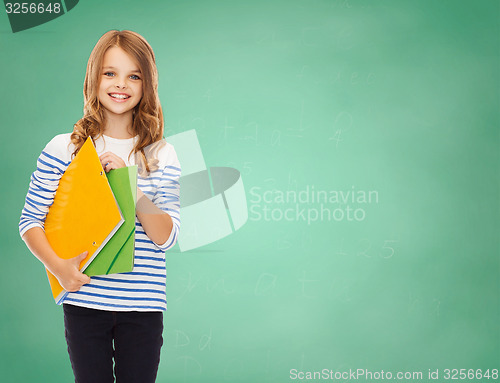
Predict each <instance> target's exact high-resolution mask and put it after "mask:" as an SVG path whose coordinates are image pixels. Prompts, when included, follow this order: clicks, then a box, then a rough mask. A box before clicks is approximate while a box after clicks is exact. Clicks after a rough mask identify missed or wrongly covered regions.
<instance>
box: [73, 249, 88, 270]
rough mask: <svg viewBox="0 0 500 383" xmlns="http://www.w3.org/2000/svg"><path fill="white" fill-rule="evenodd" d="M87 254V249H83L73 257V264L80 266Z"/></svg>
mask: <svg viewBox="0 0 500 383" xmlns="http://www.w3.org/2000/svg"><path fill="white" fill-rule="evenodd" d="M87 255H89V252H88V251H84V252H83V253H81V254H79V255H77V256H76V257H73V260H74V261H75V264H76V266H77V267H78V268H80V267H79V266H80V263H81V262H82V261H83V260H84V259H85V258H87Z"/></svg>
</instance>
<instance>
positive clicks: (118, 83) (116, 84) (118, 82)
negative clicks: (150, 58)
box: [115, 76, 126, 88]
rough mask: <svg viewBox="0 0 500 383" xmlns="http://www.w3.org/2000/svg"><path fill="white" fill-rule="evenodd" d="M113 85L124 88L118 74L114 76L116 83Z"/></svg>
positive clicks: (123, 82)
mask: <svg viewBox="0 0 500 383" xmlns="http://www.w3.org/2000/svg"><path fill="white" fill-rule="evenodd" d="M115 86H116V87H117V88H125V86H126V85H125V81H124V80H123V79H121V78H118V76H117V77H116V83H115Z"/></svg>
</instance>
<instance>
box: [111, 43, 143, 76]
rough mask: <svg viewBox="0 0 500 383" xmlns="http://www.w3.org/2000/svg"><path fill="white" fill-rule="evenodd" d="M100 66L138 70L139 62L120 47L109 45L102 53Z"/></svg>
mask: <svg viewBox="0 0 500 383" xmlns="http://www.w3.org/2000/svg"><path fill="white" fill-rule="evenodd" d="M102 66H103V68H111V69H124V70H130V71H136V72H140V66H139V63H138V62H137V61H136V60H135V59H134V58H133V57H132V56H131V55H129V54H128V53H127V52H125V51H124V50H123V49H122V48H120V47H111V48H109V49H108V50H107V51H106V52H105V53H104V57H103V61H102Z"/></svg>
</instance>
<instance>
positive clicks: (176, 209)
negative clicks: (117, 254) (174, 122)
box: [152, 144, 181, 251]
mask: <svg viewBox="0 0 500 383" xmlns="http://www.w3.org/2000/svg"><path fill="white" fill-rule="evenodd" d="M168 151H169V153H168V160H167V162H166V165H165V167H164V168H163V171H162V174H161V177H160V181H159V183H158V188H157V190H156V192H155V194H154V196H153V200H152V201H153V203H154V204H155V205H156V206H158V207H159V208H160V209H161V210H162V211H164V212H165V213H168V214H169V215H170V217H171V218H172V223H173V226H172V231H171V232H170V236H169V238H168V239H167V241H166V242H165V243H162V244H159V243H156V242H154V241H153V243H154V244H155V245H156V246H158V248H159V249H161V250H162V251H167V250H168V249H170V248H171V247H173V246H174V245H175V244H176V242H177V238H178V236H179V232H180V227H181V221H180V198H179V195H180V183H179V178H180V176H181V165H180V163H179V160H178V158H177V153H176V152H175V149H174V147H173V146H172V145H171V144H169V147H168Z"/></svg>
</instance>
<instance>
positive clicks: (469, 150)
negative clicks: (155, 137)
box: [0, 0, 500, 383]
mask: <svg viewBox="0 0 500 383" xmlns="http://www.w3.org/2000/svg"><path fill="white" fill-rule="evenodd" d="M499 7H500V3H499V2H498V1H495V0H480V1H451V0H439V1H437V0H425V1H424V0H412V1H410V0H402V1H401V0H392V1H389V0H379V1H376V0H309V1H308V0H281V1H276V0H267V1H262V0H257V1H238V0H233V1H228V0H226V1H216V0H205V1H195V0H193V1H182V2H179V1H170V0H161V1H160V0H158V1H148V2H139V1H130V0H128V1H110V2H106V4H104V2H102V1H96V0H88V1H80V2H78V4H76V5H74V4H73V8H72V9H71V12H67V13H66V14H64V15H62V16H60V17H57V18H55V19H54V20H52V21H49V22H46V23H44V24H41V25H39V26H36V27H33V28H30V29H26V30H23V31H19V32H16V33H13V32H12V30H11V27H10V25H9V19H8V17H7V14H6V13H5V12H1V13H0V57H1V58H0V68H1V73H2V80H1V91H0V92H1V103H0V115H1V116H2V119H1V123H0V126H1V128H0V129H1V133H2V137H1V140H0V145H1V150H0V158H1V160H2V163H3V164H4V165H3V166H2V168H1V170H0V172H1V179H2V180H3V181H2V182H3V187H2V191H1V193H2V194H1V197H2V198H1V201H2V223H1V231H0V233H1V236H2V238H1V243H2V247H1V248H2V251H1V253H2V277H1V278H0V287H1V289H0V291H1V293H0V294H1V302H2V315H1V316H0V326H1V327H0V329H1V338H0V339H1V344H2V351H1V355H0V371H2V373H1V375H2V381H6V382H49V381H50V382H54V383H56V382H69V381H72V379H73V375H72V371H71V365H70V362H69V359H68V355H67V351H66V344H65V339H64V327H63V316H62V309H61V307H59V306H56V305H55V304H54V303H53V300H52V297H51V295H50V290H49V287H48V283H47V280H46V275H45V273H44V269H43V265H42V264H41V263H40V262H39V261H38V260H37V259H36V258H35V257H34V256H32V255H31V253H30V252H29V250H28V249H27V247H26V246H25V244H24V243H23V241H22V240H21V238H20V237H19V233H18V222H19V216H20V214H21V210H22V208H23V205H24V198H25V196H26V192H27V188H28V184H29V180H30V175H31V173H32V172H33V171H34V169H35V166H36V159H37V157H38V155H39V153H40V151H41V150H42V149H43V147H44V146H45V144H46V143H47V142H48V141H49V140H50V139H51V138H52V137H53V136H55V135H56V134H59V133H65V132H70V131H71V130H72V126H73V124H74V123H75V122H76V121H77V120H78V119H79V118H80V117H81V115H82V110H83V97H82V88H83V80H84V76H85V70H86V64H87V60H88V57H89V55H90V52H91V50H92V48H93V46H94V44H95V43H96V42H97V40H98V38H99V37H100V36H101V35H102V34H103V33H104V32H106V31H108V30H110V29H130V30H134V31H137V32H138V33H140V34H141V35H143V36H144V37H145V38H146V39H147V40H148V41H149V43H150V44H151V46H152V47H153V49H154V51H155V54H156V59H157V66H158V70H159V75H160V81H159V93H160V100H161V102H162V105H163V108H164V109H163V110H164V115H165V124H166V129H165V136H166V137H170V136H172V137H173V136H175V135H177V134H180V133H183V132H186V131H190V130H194V131H195V132H196V136H197V138H198V141H199V146H200V150H201V152H202V154H203V159H204V163H205V165H206V168H207V169H209V168H211V167H227V168H232V169H236V170H238V171H239V172H240V177H241V182H242V185H243V190H244V195H245V196H246V202H247V209H248V218H247V220H246V222H244V224H242V225H241V227H239V228H238V229H237V230H233V232H232V234H230V235H227V236H225V237H224V238H222V239H219V240H217V241H215V242H213V243H210V244H207V245H204V246H199V247H196V248H194V249H190V250H188V251H182V249H181V248H179V246H178V245H177V246H176V247H174V248H173V249H171V250H170V251H168V252H167V254H166V258H167V304H168V310H167V312H166V314H165V330H164V346H163V349H162V358H161V364H160V368H159V372H158V380H157V381H158V382H188V383H195V382H204V383H206V382H214V383H220V382H231V383H236V382H244V383H264V382H271V383H274V382H292V381H312V380H306V378H307V377H311V378H312V377H315V378H316V380H315V381H318V380H320V375H321V378H322V379H325V380H327V381H349V380H352V376H351V378H349V377H348V376H347V375H346V374H344V375H342V373H347V372H349V371H351V372H352V371H356V373H359V376H358V377H359V379H358V380H364V381H380V380H382V375H381V374H382V371H383V373H384V374H385V375H384V377H385V381H387V380H389V378H388V373H390V374H391V377H392V380H393V381H396V378H397V373H398V372H399V373H402V374H403V375H399V377H405V378H406V380H407V381H415V382H416V381H419V382H420V381H433V382H437V381H440V382H445V381H448V379H447V375H446V374H450V375H449V376H448V377H450V378H451V377H452V376H455V377H456V378H460V376H462V377H463V375H460V373H461V372H462V373H464V374H466V379H465V380H464V379H462V380H460V381H461V382H465V381H469V382H492V381H498V376H497V379H496V380H495V379H494V369H497V373H498V368H500V364H499V361H500V327H499V323H500V306H499V305H500V303H499V302H500V300H499V299H500V282H499V280H500V279H499V277H500V267H499V266H500V264H499V263H500V262H499V261H500V246H499V229H500V222H499V213H500V211H499V175H500V172H499V170H500V158H499V152H500V151H499V144H500V140H499V127H500V115H499V105H500V103H499V101H500V91H499V89H500V87H499V85H500V83H499V77H498V76H499V75H498V73H499V71H498V70H499V68H500V28H499V14H500V9H499ZM189 158H190V152H185V151H184V152H183V151H180V153H179V159H180V162H181V165H183V163H187V162H188V161H190V160H189ZM186 166H187V165H186ZM214 174H215V173H214ZM207 176H208V173H207ZM185 193H186V195H189V194H190V191H189V190H187V191H185ZM182 194H183V189H182V187H181V195H182ZM181 221H182V214H181ZM241 221H242V220H241V219H240V221H239V222H240V224H241ZM232 228H233V229H234V217H233V227H232ZM181 230H182V226H181ZM358 369H359V370H358ZM447 369H449V371H447ZM453 369H457V371H453ZM460 369H465V370H464V371H460ZM479 370H481V374H483V375H484V374H486V373H487V374H489V375H490V378H489V379H486V378H484V379H476V378H474V379H472V378H471V376H472V375H467V374H473V375H474V376H475V377H477V376H479V375H477V374H478V371H479ZM487 370H488V372H487ZM315 372H316V375H314V373H315ZM308 373H309V375H308ZM361 373H362V375H361ZM405 373H406V375H405ZM414 373H415V374H414ZM419 373H421V375H419ZM370 374H371V375H370ZM453 374H455V375H453ZM481 376H482V375H481ZM327 378H328V379H327ZM367 378H368V379H367ZM432 378H439V379H432ZM449 381H451V379H449Z"/></svg>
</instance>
